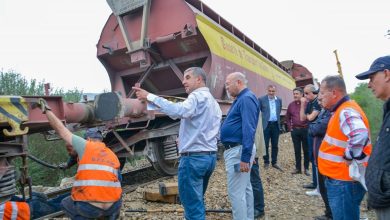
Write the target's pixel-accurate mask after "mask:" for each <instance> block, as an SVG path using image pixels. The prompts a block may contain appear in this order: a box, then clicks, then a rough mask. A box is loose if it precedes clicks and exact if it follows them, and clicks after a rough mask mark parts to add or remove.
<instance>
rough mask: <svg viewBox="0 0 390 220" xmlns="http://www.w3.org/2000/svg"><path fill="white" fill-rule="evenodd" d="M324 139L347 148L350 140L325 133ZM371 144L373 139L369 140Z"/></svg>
mask: <svg viewBox="0 0 390 220" xmlns="http://www.w3.org/2000/svg"><path fill="white" fill-rule="evenodd" d="M324 141H326V142H328V143H329V144H330V145H335V146H338V147H342V148H347V146H348V142H346V141H343V140H339V139H337V138H333V137H330V136H329V135H325V137H324ZM369 144H371V141H368V143H367V145H369Z"/></svg>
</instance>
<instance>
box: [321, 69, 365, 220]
mask: <svg viewBox="0 0 390 220" xmlns="http://www.w3.org/2000/svg"><path fill="white" fill-rule="evenodd" d="M319 101H320V102H321V103H322V106H323V107H324V108H325V109H327V110H329V111H330V112H331V114H332V116H331V118H330V120H329V124H328V127H327V130H326V134H325V137H324V140H323V142H322V144H321V146H320V149H319V153H318V168H319V172H320V173H321V174H322V175H323V176H325V185H326V188H327V194H328V200H329V206H330V208H331V210H332V214H333V219H335V220H337V219H357V220H358V219H359V218H360V209H359V207H360V203H361V201H362V199H363V197H364V194H365V189H364V188H363V186H362V185H361V183H360V182H358V181H355V180H354V179H352V178H351V177H350V173H349V168H350V167H349V166H350V164H351V163H352V162H354V163H356V162H357V163H358V164H360V166H362V167H363V168H364V166H367V161H368V158H369V156H370V154H371V142H370V131H369V125H368V119H367V117H366V115H365V113H364V112H363V110H362V109H361V108H360V106H359V105H358V104H357V103H356V102H355V101H353V100H351V99H350V98H349V96H348V95H347V91H346V86H345V82H344V80H343V79H342V78H341V77H340V76H327V77H326V78H325V79H323V81H322V82H321V87H320V94H319Z"/></svg>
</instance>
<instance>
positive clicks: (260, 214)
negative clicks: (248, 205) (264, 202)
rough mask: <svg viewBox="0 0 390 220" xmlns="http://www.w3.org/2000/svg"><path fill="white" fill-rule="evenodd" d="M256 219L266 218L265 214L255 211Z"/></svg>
mask: <svg viewBox="0 0 390 220" xmlns="http://www.w3.org/2000/svg"><path fill="white" fill-rule="evenodd" d="M254 217H255V219H258V218H262V217H264V212H259V211H257V210H254Z"/></svg>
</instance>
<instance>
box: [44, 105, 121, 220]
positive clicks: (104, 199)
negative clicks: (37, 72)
mask: <svg viewBox="0 0 390 220" xmlns="http://www.w3.org/2000/svg"><path fill="white" fill-rule="evenodd" d="M39 105H40V107H41V109H42V112H43V113H44V114H46V117H47V119H48V120H49V123H50V125H51V127H52V128H54V130H55V131H56V132H57V134H58V135H59V136H60V137H61V138H62V139H63V140H64V141H65V142H66V144H67V147H70V146H71V147H72V148H73V154H77V156H78V160H79V161H78V169H77V174H76V177H75V182H74V184H73V187H72V192H71V196H69V197H66V198H65V199H63V200H62V202H61V206H62V209H63V211H64V212H65V213H66V214H67V215H68V216H69V217H70V218H71V219H94V218H101V217H104V218H109V219H116V218H117V217H118V215H119V212H120V207H121V204H122V199H121V195H122V188H121V184H120V181H119V178H118V172H119V167H120V163H119V160H118V158H117V156H116V155H115V154H114V153H113V152H112V151H111V150H110V149H109V148H107V147H106V145H105V144H104V143H103V142H102V139H103V137H102V135H101V133H100V132H99V130H98V129H95V128H92V129H88V130H87V132H86V134H85V137H86V138H87V140H85V139H83V138H81V137H79V136H77V135H74V134H72V133H71V132H70V131H69V130H68V129H67V128H66V127H65V126H64V125H63V124H62V122H61V121H60V120H59V119H58V118H57V117H56V116H55V115H54V113H53V112H51V109H50V107H49V106H48V105H47V103H46V101H45V100H44V99H40V100H39Z"/></svg>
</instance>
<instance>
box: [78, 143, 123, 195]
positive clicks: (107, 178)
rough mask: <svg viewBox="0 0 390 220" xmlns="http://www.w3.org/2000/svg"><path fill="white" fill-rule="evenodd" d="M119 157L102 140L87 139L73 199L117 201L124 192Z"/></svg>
mask: <svg viewBox="0 0 390 220" xmlns="http://www.w3.org/2000/svg"><path fill="white" fill-rule="evenodd" d="M119 166H120V163H119V160H118V157H117V156H116V155H115V154H114V153H113V152H112V151H111V150H110V149H109V148H107V147H106V146H105V144H104V143H102V142H96V141H87V143H86V146H85V152H84V155H83V157H82V158H81V160H80V161H79V167H78V169H77V174H76V177H75V179H76V181H75V182H74V183H73V187H72V199H73V200H74V201H84V202H116V201H118V200H119V199H120V197H121V194H122V188H121V183H120V181H119V179H118V172H120V170H119Z"/></svg>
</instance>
